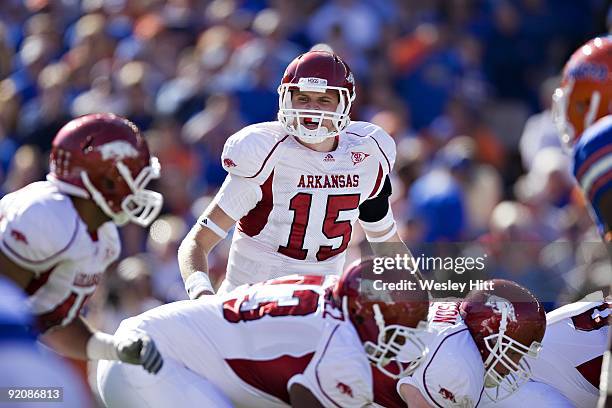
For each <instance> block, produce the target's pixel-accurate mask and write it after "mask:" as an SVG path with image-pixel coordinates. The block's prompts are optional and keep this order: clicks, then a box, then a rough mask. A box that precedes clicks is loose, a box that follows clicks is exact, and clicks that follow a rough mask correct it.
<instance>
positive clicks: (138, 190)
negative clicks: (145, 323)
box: [0, 114, 162, 371]
mask: <svg viewBox="0 0 612 408" xmlns="http://www.w3.org/2000/svg"><path fill="white" fill-rule="evenodd" d="M157 177H159V164H158V162H157V159H156V158H154V157H151V156H150V154H149V148H148V146H147V143H146V141H145V140H144V138H143V137H142V135H141V134H140V132H139V130H138V128H136V126H135V125H134V124H133V123H131V122H130V121H128V120H127V119H124V118H121V117H118V116H115V115H113V114H93V115H87V116H83V117H80V118H77V119H74V120H72V121H70V122H69V123H68V124H66V125H65V126H64V127H63V128H62V129H61V130H60V131H59V132H58V134H57V135H56V136H55V138H54V140H53V144H52V150H51V157H50V172H49V174H48V175H47V180H46V181H39V182H35V183H32V184H30V185H28V186H26V187H24V188H22V189H20V190H18V191H15V192H13V193H10V194H7V195H5V196H4V197H2V200H0V274H2V275H5V276H6V277H8V278H9V279H11V280H12V281H13V282H15V283H16V284H17V285H18V286H20V287H21V288H22V289H23V290H24V291H25V292H26V293H27V294H28V296H29V297H28V303H29V305H30V308H31V311H32V313H33V314H34V315H35V316H36V318H37V329H38V331H40V332H41V333H43V334H42V336H41V338H42V340H43V341H44V342H45V343H47V344H48V345H50V346H51V347H53V348H54V349H55V350H56V351H58V352H59V353H61V354H63V355H65V356H68V357H71V358H76V359H91V360H99V359H121V360H123V361H128V362H131V363H134V364H142V365H143V366H144V368H145V369H147V370H149V371H157V370H159V366H160V365H161V357H160V356H159V353H158V352H157V350H156V348H155V345H154V344H153V343H152V342H151V340H150V339H148V338H146V337H144V336H143V337H139V338H133V339H117V338H114V337H113V336H111V335H108V334H105V333H102V332H97V331H94V330H92V329H91V328H90V327H89V326H88V325H87V324H86V323H85V321H84V320H83V318H82V317H81V316H80V314H79V313H80V310H81V308H82V307H83V304H84V303H85V301H86V300H87V298H88V297H89V296H91V294H92V293H93V292H94V291H95V289H96V286H97V284H98V282H99V280H100V278H101V276H102V274H103V273H104V271H105V269H106V267H107V266H108V265H109V264H110V263H111V262H113V261H114V260H116V259H117V257H118V256H119V252H120V248H121V244H120V242H119V234H118V231H117V227H116V225H122V224H124V223H126V222H128V221H132V222H135V223H137V224H139V225H142V226H146V225H148V224H149V223H150V222H151V221H152V220H153V219H154V218H155V217H156V216H157V214H158V213H159V211H160V209H161V205H162V197H161V194H159V193H156V192H154V191H150V190H146V189H145V187H146V185H147V184H148V183H149V181H150V180H151V179H153V178H157Z"/></svg>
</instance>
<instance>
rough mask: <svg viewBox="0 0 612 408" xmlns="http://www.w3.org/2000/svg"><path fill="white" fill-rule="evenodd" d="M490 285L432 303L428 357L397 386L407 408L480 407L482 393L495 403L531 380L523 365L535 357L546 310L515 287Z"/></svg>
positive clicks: (504, 283) (499, 282)
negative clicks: (460, 298)
mask: <svg viewBox="0 0 612 408" xmlns="http://www.w3.org/2000/svg"><path fill="white" fill-rule="evenodd" d="M489 282H492V284H493V285H492V287H493V289H491V290H476V291H472V292H470V293H469V294H468V295H467V296H466V298H465V299H464V300H463V301H462V302H460V303H459V302H432V305H431V307H430V311H429V317H428V319H429V328H430V333H431V334H429V336H430V338H429V339H428V340H427V342H426V344H427V347H428V348H429V352H428V354H427V356H426V357H425V359H424V360H423V362H422V363H421V364H420V365H419V366H418V367H417V369H416V370H415V371H414V373H413V374H412V375H410V376H407V377H404V378H401V379H400V380H399V381H398V384H397V390H398V392H399V394H400V395H401V396H402V398H403V399H404V401H406V403H407V405H408V406H409V407H410V408H424V407H465V408H469V407H476V406H480V405H481V401H482V400H483V399H485V398H487V397H485V396H484V395H483V393H484V394H486V395H488V396H489V397H488V398H492V399H497V398H500V396H501V395H502V394H509V393H512V392H513V391H515V390H516V389H517V388H518V386H519V385H520V384H521V383H523V382H525V381H526V380H527V379H528V378H529V375H530V373H529V369H528V367H526V366H525V364H523V363H522V361H524V360H523V357H524V356H528V355H529V356H537V354H538V351H539V348H540V341H541V340H542V337H543V336H544V332H545V328H546V320H545V316H544V309H543V308H542V306H541V305H540V303H539V302H538V300H537V299H536V298H535V296H533V295H532V294H531V293H530V292H529V291H527V290H526V289H525V288H523V287H521V286H520V285H518V284H516V283H514V282H510V281H506V280H501V279H494V280H491V281H489ZM400 356H401V353H400ZM503 379H507V380H505V381H502V380H503Z"/></svg>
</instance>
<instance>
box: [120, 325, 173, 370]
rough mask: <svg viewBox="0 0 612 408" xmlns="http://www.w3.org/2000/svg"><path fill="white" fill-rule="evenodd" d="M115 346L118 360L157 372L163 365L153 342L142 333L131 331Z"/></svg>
mask: <svg viewBox="0 0 612 408" xmlns="http://www.w3.org/2000/svg"><path fill="white" fill-rule="evenodd" d="M116 347H117V355H118V356H119V360H121V361H123V362H124V363H129V364H137V365H141V366H142V367H143V368H144V369H145V370H147V371H148V372H149V373H152V374H157V373H158V372H159V370H161V368H162V366H163V365H164V359H163V358H162V356H161V354H160V353H159V351H158V350H157V347H156V346H155V342H154V341H153V339H152V338H151V337H149V336H148V335H146V334H144V333H132V334H130V337H126V338H124V339H119V341H117V345H116Z"/></svg>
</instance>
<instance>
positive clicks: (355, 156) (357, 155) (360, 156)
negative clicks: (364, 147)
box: [351, 152, 369, 166]
mask: <svg viewBox="0 0 612 408" xmlns="http://www.w3.org/2000/svg"><path fill="white" fill-rule="evenodd" d="M368 156H369V154H367V153H363V152H351V160H352V161H353V166H354V165H356V164H359V163H361V162H362V161H364V160H365V159H366V157H368Z"/></svg>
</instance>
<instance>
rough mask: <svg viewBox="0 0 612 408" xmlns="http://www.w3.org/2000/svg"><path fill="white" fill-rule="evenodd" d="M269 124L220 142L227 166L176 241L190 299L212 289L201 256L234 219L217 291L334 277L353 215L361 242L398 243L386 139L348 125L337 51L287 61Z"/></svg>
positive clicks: (344, 76)
mask: <svg viewBox="0 0 612 408" xmlns="http://www.w3.org/2000/svg"><path fill="white" fill-rule="evenodd" d="M278 92H279V111H278V121H275V122H265V123H258V124H254V125H251V126H247V127H246V128H244V129H242V130H241V131H239V132H237V133H236V134H234V135H232V136H231V137H230V138H229V139H228V140H227V142H226V144H225V148H224V150H223V154H222V164H223V167H224V168H225V170H226V171H227V172H228V173H229V174H228V176H227V177H226V179H225V182H224V183H223V186H222V187H221V189H220V190H219V192H218V193H217V195H216V197H215V199H214V200H213V202H212V204H211V205H210V206H209V207H208V208H207V209H206V210H205V211H204V213H203V214H202V216H201V217H200V218H199V220H198V222H197V223H196V224H195V225H194V226H193V228H192V229H191V231H190V233H189V234H188V235H187V237H186V238H185V239H184V240H183V242H182V244H181V246H180V248H179V253H178V257H179V265H180V269H181V274H182V276H183V279H184V280H185V286H186V289H187V292H188V293H189V296H190V297H191V298H197V297H198V296H200V295H202V294H212V293H213V288H212V285H211V283H210V280H209V278H208V273H207V270H208V267H207V254H208V252H209V251H210V250H211V248H213V247H214V245H216V244H217V242H218V241H219V240H220V239H222V238H223V237H225V236H226V232H227V231H228V230H229V229H230V228H231V227H232V226H233V225H235V224H236V225H237V227H236V231H235V232H234V236H233V242H232V246H231V249H230V254H229V260H228V266H227V274H226V278H225V281H224V282H223V283H222V285H221V288H220V291H221V292H224V291H227V290H230V289H232V288H234V287H236V286H238V285H241V284H244V283H254V282H258V281H262V280H265V279H270V278H274V277H279V276H283V275H285V274H286V273H287V272H286V271H287V270H291V271H293V272H294V273H304V274H340V273H341V271H342V267H343V264H344V259H345V255H346V254H345V250H346V248H347V247H348V244H349V240H350V238H351V233H352V229H353V225H354V223H355V221H357V220H358V219H359V221H360V224H361V226H362V227H363V229H364V231H365V233H366V237H367V239H368V240H369V241H370V242H396V243H399V247H398V248H400V251H403V252H405V251H407V249H406V248H405V245H404V244H403V243H402V242H401V240H400V238H399V235H398V234H397V229H396V226H395V221H394V218H393V214H392V212H391V208H390V206H389V195H390V194H391V183H390V181H389V173H390V172H391V169H392V168H393V164H394V161H395V155H396V149H395V142H394V141H393V139H392V138H391V136H389V135H388V134H387V133H386V132H385V131H384V130H382V129H381V128H380V127H378V126H376V125H373V124H371V123H368V122H351V120H350V118H349V114H350V111H351V106H352V103H353V101H354V99H355V81H354V79H353V74H352V73H351V71H350V69H349V67H348V66H347V65H346V63H345V62H344V61H342V60H341V59H340V58H339V57H338V56H337V55H335V54H332V53H330V52H325V51H310V52H307V53H305V54H302V55H300V56H299V57H297V58H296V59H295V60H293V61H292V62H291V63H290V64H289V66H288V67H287V69H286V71H285V74H284V76H283V78H282V81H281V84H280V86H279V88H278Z"/></svg>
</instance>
